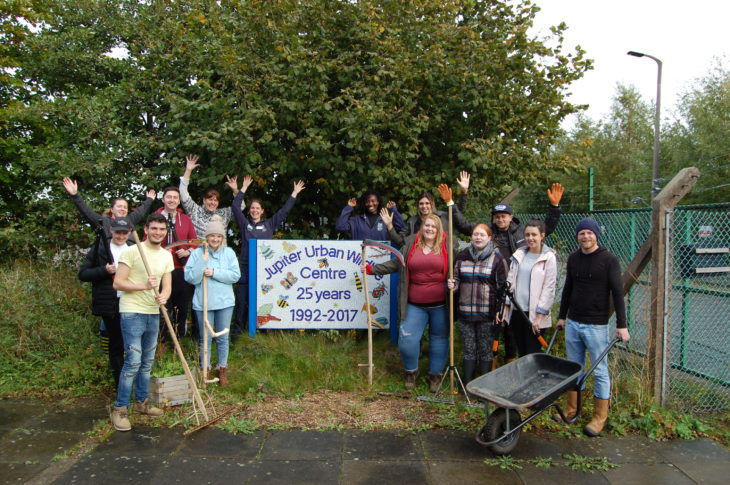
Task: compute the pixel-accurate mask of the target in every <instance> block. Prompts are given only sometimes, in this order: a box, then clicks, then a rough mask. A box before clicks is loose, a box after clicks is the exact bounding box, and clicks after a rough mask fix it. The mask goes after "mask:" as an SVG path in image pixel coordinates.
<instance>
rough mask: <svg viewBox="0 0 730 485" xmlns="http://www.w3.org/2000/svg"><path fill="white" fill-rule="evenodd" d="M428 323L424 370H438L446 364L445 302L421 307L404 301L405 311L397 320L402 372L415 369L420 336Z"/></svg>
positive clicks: (446, 328) (434, 371) (447, 342)
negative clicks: (400, 318)
mask: <svg viewBox="0 0 730 485" xmlns="http://www.w3.org/2000/svg"><path fill="white" fill-rule="evenodd" d="M427 323H428V324H429V326H428V373H429V374H438V373H440V372H443V371H444V368H445V367H446V357H447V354H448V350H449V325H448V319H447V312H446V305H441V306H438V307H432V308H424V307H420V306H417V305H412V304H410V303H409V304H408V314H407V315H406V318H405V320H403V321H402V322H400V335H399V338H398V349H399V350H400V355H401V358H402V359H403V367H405V370H406V372H412V371H415V370H418V354H419V353H420V350H421V336H422V335H423V331H424V330H425V329H426V324H427Z"/></svg>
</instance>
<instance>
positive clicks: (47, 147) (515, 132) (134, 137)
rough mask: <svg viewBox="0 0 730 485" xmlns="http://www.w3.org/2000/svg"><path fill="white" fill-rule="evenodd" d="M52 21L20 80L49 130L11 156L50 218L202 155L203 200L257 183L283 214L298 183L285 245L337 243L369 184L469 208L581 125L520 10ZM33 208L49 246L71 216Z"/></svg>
mask: <svg viewBox="0 0 730 485" xmlns="http://www.w3.org/2000/svg"><path fill="white" fill-rule="evenodd" d="M49 5H50V6H51V7H50V8H49V11H50V12H51V13H50V16H49V18H48V19H47V20H46V22H45V23H44V24H42V25H41V26H40V27H41V28H40V29H39V30H37V31H36V32H35V34H34V35H32V36H31V37H29V38H28V39H26V40H25V41H24V42H23V55H22V58H21V64H20V66H19V67H18V70H17V73H16V78H17V79H21V80H22V81H23V83H24V85H25V86H27V87H28V89H30V90H31V91H32V92H33V93H34V96H33V98H32V99H31V100H29V101H28V103H26V106H25V112H26V113H33V114H34V115H35V117H36V118H37V119H42V120H44V123H45V124H46V125H47V126H48V130H49V133H48V135H47V137H46V139H45V142H44V143H40V144H38V145H37V146H34V148H33V149H32V150H30V151H29V152H27V153H25V154H24V156H22V157H20V158H18V159H17V160H18V161H17V163H18V164H19V165H22V166H23V167H24V170H25V171H26V173H27V185H28V187H27V192H32V193H35V194H44V196H47V198H48V199H47V200H48V201H50V202H53V201H55V200H56V199H59V198H61V197H63V196H64V195H65V194H64V193H63V191H62V189H60V186H59V185H58V180H59V179H60V177H61V176H63V175H70V176H73V177H74V178H78V179H79V180H80V188H81V190H82V193H83V195H84V197H86V198H88V199H89V200H90V201H91V204H92V205H93V206H95V207H97V208H99V209H101V208H102V207H103V206H104V205H105V204H106V203H107V201H108V199H109V197H111V196H116V195H126V196H129V197H131V198H132V199H133V200H139V199H140V198H141V193H142V186H152V187H155V188H161V186H163V185H167V184H169V183H177V176H178V175H179V174H180V173H181V172H182V169H183V163H182V160H183V157H184V155H185V154H187V153H198V154H200V155H201V162H202V166H201V168H200V169H199V171H197V172H196V173H195V174H194V179H193V195H194V196H199V195H200V194H201V192H202V190H203V189H205V188H207V187H209V186H216V187H220V186H221V185H222V182H223V180H224V175H225V174H237V175H243V174H245V173H251V174H252V175H254V179H255V184H254V186H253V187H252V188H251V189H249V190H251V191H253V193H255V194H256V195H260V196H263V197H264V199H265V200H267V202H268V203H269V204H270V205H271V206H274V207H275V206H277V205H278V204H280V203H283V201H284V200H285V199H286V197H287V196H288V194H289V192H290V191H291V182H292V181H293V180H296V179H304V180H305V181H306V182H307V185H308V188H307V190H305V191H304V192H303V193H302V195H301V196H300V198H299V202H298V203H297V206H296V207H295V209H294V213H293V216H292V217H290V221H291V224H292V232H291V234H293V235H295V236H321V235H327V234H332V227H333V226H334V218H335V217H336V216H337V214H338V213H339V211H340V209H341V207H342V206H343V205H344V204H345V202H346V200H347V199H348V198H350V197H352V196H354V195H357V194H359V193H360V192H361V191H363V190H364V189H365V188H366V187H368V186H374V187H377V188H379V189H380V190H381V191H382V192H383V193H384V194H386V196H388V197H390V198H393V199H395V200H397V201H399V203H400V206H401V209H402V210H405V211H408V210H409V209H413V208H414V204H413V198H414V197H415V196H416V194H417V193H419V192H420V191H422V190H424V189H431V190H434V189H435V187H436V185H437V184H438V183H441V182H449V183H453V180H454V178H455V177H456V175H457V173H458V171H459V170H469V171H471V172H472V173H473V174H474V176H475V178H474V184H473V186H474V192H475V193H476V194H478V196H479V197H477V199H478V200H477V203H478V201H479V199H482V198H483V199H485V200H486V199H490V198H491V199H492V200H494V199H498V198H499V197H500V196H501V195H503V193H504V192H505V189H506V188H507V187H509V186H511V185H513V184H515V183H517V184H521V183H527V182H529V181H532V180H534V179H535V178H536V177H537V176H538V175H539V174H541V173H545V172H546V171H550V170H555V169H558V168H560V167H562V166H564V165H565V163H566V161H565V160H564V159H560V158H556V157H555V156H554V154H553V152H552V151H551V149H550V147H551V146H552V144H553V143H555V141H556V140H557V139H558V137H559V136H560V134H561V129H560V123H561V121H562V120H563V119H564V118H565V116H567V115H569V114H571V113H574V112H576V111H577V109H578V108H577V107H576V106H573V105H572V104H570V103H568V102H567V101H566V100H565V93H566V90H567V89H568V87H569V85H570V83H571V82H573V81H574V80H576V79H578V78H580V77H581V76H582V75H583V73H584V72H585V71H586V70H587V69H589V68H590V61H589V60H587V59H586V58H585V57H584V52H583V51H582V50H581V49H580V48H577V47H576V48H575V49H574V50H573V51H566V50H565V48H564V46H563V40H562V35H561V34H562V32H563V31H564V30H565V29H566V28H567V26H565V25H564V24H561V25H559V26H557V27H555V28H554V29H553V34H552V36H550V37H549V38H547V39H536V38H534V37H531V36H530V35H528V29H529V27H530V26H531V25H532V21H533V19H534V16H535V15H536V13H537V11H538V8H537V7H536V6H535V5H533V4H532V3H531V2H530V1H528V0H524V1H520V2H506V1H497V0H485V1H478V0H447V1H443V0H419V1H416V0H401V1H393V0H363V1H357V2H352V1H345V0H269V1H255V0H252V1H246V2H239V1H231V0H222V1H220V2H209V1H201V0H189V1H184V2H178V1H174V2H173V1H159V2H137V1H117V2H111V1H103V0H70V1H64V2H60V1H58V2H56V1H50V0H49ZM49 189H50V190H49ZM24 200H25V206H24V208H23V212H24V214H25V217H30V215H31V214H37V213H39V212H42V213H43V214H45V216H44V217H45V220H46V221H48V223H49V225H51V226H52V227H55V228H56V229H58V230H60V229H62V228H63V226H64V225H68V224H70V223H71V222H72V220H73V218H74V214H73V209H72V208H71V205H70V204H69V203H68V202H64V203H62V204H54V203H48V204H45V205H44V204H43V203H39V202H36V200H37V197H25V196H24ZM41 200H44V199H41ZM61 200H63V199H61ZM224 203H225V201H224ZM72 236H73V235H72V234H64V235H63V237H60V238H56V239H55V240H57V241H58V240H63V242H64V243H69V242H71V241H72V240H73V237H72Z"/></svg>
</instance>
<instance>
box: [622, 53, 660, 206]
mask: <svg viewBox="0 0 730 485" xmlns="http://www.w3.org/2000/svg"><path fill="white" fill-rule="evenodd" d="M627 54H628V55H630V56H634V57H648V58H649V59H652V60H654V61H655V62H656V64H657V76H656V110H655V112H654V163H653V165H652V168H651V195H652V197H654V196H655V195H656V194H657V193H658V192H659V113H660V111H661V99H662V61H660V60H659V59H657V58H656V57H654V56H650V55H649V54H644V53H641V52H635V51H629V52H627Z"/></svg>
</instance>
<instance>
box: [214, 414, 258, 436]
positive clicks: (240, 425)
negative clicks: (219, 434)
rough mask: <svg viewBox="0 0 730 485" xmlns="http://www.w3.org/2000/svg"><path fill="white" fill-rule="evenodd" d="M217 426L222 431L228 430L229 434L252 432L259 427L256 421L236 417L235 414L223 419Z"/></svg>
mask: <svg viewBox="0 0 730 485" xmlns="http://www.w3.org/2000/svg"><path fill="white" fill-rule="evenodd" d="M218 428H220V429H222V430H224V431H228V432H229V433H231V434H238V433H243V434H252V433H253V432H254V431H256V430H257V429H258V428H259V426H258V423H256V421H253V420H251V419H245V418H236V417H235V416H232V417H230V418H228V419H227V420H225V421H224V422H223V423H221V424H219V425H218Z"/></svg>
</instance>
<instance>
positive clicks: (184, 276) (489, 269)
mask: <svg viewBox="0 0 730 485" xmlns="http://www.w3.org/2000/svg"><path fill="white" fill-rule="evenodd" d="M197 162H198V157H197V156H188V157H187V158H186V166H185V172H184V174H183V176H182V177H181V178H180V185H179V187H168V188H166V189H165V190H164V191H163V194H162V201H163V207H161V208H160V209H158V210H157V211H156V212H155V213H154V214H152V215H150V216H149V217H148V218H147V220H146V222H145V225H144V233H145V238H144V241H143V242H142V243H141V248H137V247H130V246H132V243H131V242H130V241H129V235H130V233H131V231H133V230H134V226H135V225H136V224H137V223H139V222H141V221H142V220H143V219H144V216H145V215H146V213H147V212H148V211H149V210H150V208H151V205H152V202H153V200H154V199H155V195H156V194H155V192H154V191H149V192H147V198H146V200H145V201H144V202H143V204H142V205H141V206H140V207H139V208H137V209H136V210H135V211H134V212H133V213H131V214H128V205H127V202H126V201H125V200H123V199H115V200H114V201H113V203H112V207H111V210H110V213H109V214H107V215H100V214H97V213H95V212H93V211H92V210H91V209H89V208H88V206H87V205H86V204H85V203H84V201H83V199H82V198H81V197H80V196H79V194H78V187H77V184H76V182H74V181H72V180H70V179H68V178H66V179H64V181H63V185H64V187H65V188H66V190H67V191H68V193H69V194H70V195H71V196H72V199H73V201H74V203H75V205H76V206H77V208H78V210H79V212H80V213H81V214H82V215H83V216H84V217H85V218H86V219H87V220H88V221H89V222H91V224H92V225H93V226H94V227H97V228H98V231H97V233H98V237H97V240H96V243H95V245H94V246H93V247H92V248H91V249H90V250H89V252H88V253H87V256H86V260H85V262H84V263H83V265H82V267H81V270H80V272H79V278H80V279H82V280H83V281H91V282H92V301H93V303H92V310H93V313H94V314H95V315H99V316H101V317H102V319H103V322H104V325H105V326H106V328H107V331H108V333H109V363H110V367H111V369H112V374H113V376H114V380H115V383H116V385H117V398H116V402H115V405H114V409H113V412H112V422H113V424H114V427H115V428H116V429H117V430H120V431H126V430H129V429H131V425H130V423H129V419H128V416H127V410H128V406H129V404H130V399H131V393H132V388H133V387H134V399H135V402H134V409H135V411H137V412H140V413H145V414H150V415H160V414H162V411H161V410H160V409H158V408H157V407H155V406H153V405H152V404H151V403H150V402H149V399H148V391H147V387H148V383H149V377H150V371H151V368H152V364H153V362H154V357H155V351H156V346H157V340H158V333H159V330H160V321H159V307H160V306H161V305H164V306H166V307H167V309H168V311H169V313H170V315H171V316H172V317H171V318H172V320H173V322H174V327H175V330H176V333H177V335H178V336H180V337H182V336H183V335H185V333H186V331H187V328H186V325H187V323H186V322H187V308H188V307H189V306H190V305H191V304H192V308H193V311H194V312H193V316H194V317H195V318H194V321H197V322H198V323H197V327H198V328H200V327H201V326H202V325H203V321H204V319H205V316H204V315H203V290H202V288H203V279H204V278H205V279H207V285H208V286H207V287H208V290H209V291H208V292H207V301H206V305H205V306H206V308H205V310H206V311H207V318H208V321H209V322H210V323H211V326H212V327H213V329H214V330H215V332H216V334H219V333H220V335H217V336H216V337H215V339H216V348H217V359H218V365H217V369H216V370H217V373H218V377H219V380H220V383H221V385H223V386H225V385H228V373H227V370H228V360H227V358H228V347H229V336H228V333H225V332H222V330H224V329H228V328H229V327H230V325H231V320H232V319H233V327H232V329H231V334H232V335H233V336H235V335H237V334H240V333H242V332H244V331H245V329H246V324H247V323H246V314H247V306H248V305H247V298H248V278H247V274H248V263H249V260H248V258H249V251H248V241H249V240H251V239H268V238H272V237H273V235H274V231H275V230H276V228H277V227H278V226H279V225H280V224H281V223H282V222H283V221H284V220H285V219H286V217H287V215H288V213H289V211H290V210H291V209H292V207H293V206H294V204H295V202H296V198H297V195H298V194H299V193H300V192H301V191H302V190H303V189H304V188H305V186H304V183H303V182H302V181H299V182H296V183H295V184H294V187H293V190H292V193H291V196H290V198H289V199H288V200H287V201H286V203H285V204H284V206H283V207H282V208H281V209H280V210H279V211H277V212H276V213H275V214H274V215H273V216H272V217H271V218H269V219H265V218H264V212H265V211H264V204H263V201H262V200H260V199H258V198H252V199H249V201H248V204H249V205H248V215H246V214H245V213H244V210H245V208H246V204H245V202H244V195H245V193H246V191H247V189H248V187H249V186H250V185H251V183H252V178H251V177H250V176H249V175H247V176H245V177H244V179H243V183H242V186H241V187H240V188H239V186H238V181H237V177H227V181H226V184H227V185H228V186H229V187H230V188H231V190H232V192H233V195H234V199H233V204H232V206H231V207H225V208H221V207H219V205H220V200H221V195H220V193H219V192H218V191H217V190H215V189H209V190H208V191H206V192H205V194H204V196H203V203H202V205H199V204H197V203H195V202H194V201H193V200H192V199H191V197H190V195H189V193H188V185H189V183H190V179H191V176H192V173H193V170H194V169H196V168H197V167H198V166H199V165H198V163H197ZM457 183H458V185H459V187H460V188H461V194H462V195H461V197H460V200H459V204H455V203H454V201H453V199H452V191H451V189H450V188H449V187H448V186H446V185H444V184H442V185H441V186H439V194H440V196H441V198H442V200H443V201H444V202H445V203H446V205H447V207H450V212H451V218H449V213H448V212H447V211H440V210H437V209H436V201H435V199H434V197H433V195H432V194H431V193H429V192H424V193H422V194H421V195H420V196H419V197H418V199H417V213H416V214H414V215H413V216H411V217H410V218H408V220H407V221H406V220H404V219H403V217H402V216H401V214H400V212H399V211H398V209H397V206H396V204H395V203H394V202H392V201H391V202H388V203H387V204H384V203H383V200H382V198H381V196H380V194H379V193H378V192H377V191H374V190H368V191H367V192H365V193H364V194H363V196H362V197H361V198H360V200H359V201H358V200H357V199H355V198H352V199H350V200H348V202H347V205H346V206H345V207H344V208H343V210H342V213H341V215H340V217H339V218H338V220H337V223H336V229H337V230H338V231H341V232H346V233H349V235H350V237H351V238H352V239H375V240H381V241H383V240H384V241H390V242H391V243H392V244H393V245H395V246H397V247H399V248H400V249H401V252H402V253H403V256H404V260H405V267H402V266H401V265H400V263H399V262H398V260H397V259H393V260H390V261H388V262H385V263H381V264H377V265H373V266H370V265H367V264H365V263H363V266H362V271H363V272H365V273H367V274H375V275H379V274H387V273H393V272H396V271H398V272H399V273H400V277H399V280H398V281H399V283H398V284H399V288H398V314H399V338H398V347H399V350H400V353H401V357H402V362H403V367H404V376H405V387H406V389H413V388H414V387H415V385H416V382H417V378H418V372H419V357H420V350H421V338H422V336H423V334H424V332H425V330H426V327H428V381H429V386H430V389H431V391H432V392H437V391H438V388H439V386H440V383H441V381H442V377H443V372H444V371H445V369H446V364H447V362H446V360H447V354H448V340H449V312H450V311H454V313H455V315H456V316H457V318H458V321H459V328H460V333H461V338H462V347H463V361H462V365H463V374H462V376H463V378H464V380H465V381H466V382H468V381H470V380H471V379H472V378H474V377H475V376H477V375H482V374H484V373H486V372H489V371H490V370H491V369H492V365H493V361H494V359H495V356H494V353H493V346H492V343H493V342H494V341H495V340H496V339H498V337H499V335H500V333H503V336H504V342H505V358H506V359H507V360H510V359H514V358H516V356H517V355H518V354H519V355H520V356H522V355H526V354H529V353H534V352H539V351H540V346H539V343H538V338H537V337H538V336H541V335H543V334H544V332H545V330H546V329H547V328H549V327H551V326H552V322H551V318H550V309H551V307H552V305H553V301H554V298H555V289H556V279H557V274H558V271H557V260H556V256H555V252H554V251H553V250H552V249H551V248H549V247H548V246H547V245H546V244H545V242H544V240H545V237H546V236H547V235H549V234H550V233H552V232H553V231H554V230H555V228H556V226H557V224H558V221H559V218H560V199H561V197H562V193H563V188H562V186H561V185H560V184H553V186H552V187H551V188H550V189H548V191H547V195H548V199H549V205H548V211H547V216H546V218H545V221H542V220H539V219H532V220H530V221H528V222H527V223H525V224H522V223H521V222H520V221H519V220H518V219H517V218H516V217H514V215H513V209H512V207H511V206H510V205H509V204H507V203H500V204H497V205H495V206H493V207H492V209H491V221H489V222H488V223H482V222H471V221H468V220H467V219H466V217H465V216H464V214H463V211H464V209H465V207H466V203H467V193H468V189H469V184H470V177H469V174H468V173H466V172H461V173H460V175H459V178H458V179H457ZM180 205H182V208H181V207H180ZM357 207H359V211H358V213H355V209H356V208H357ZM183 209H184V210H183ZM231 219H234V220H235V221H236V224H237V226H238V228H239V231H240V234H241V242H242V244H241V251H240V254H239V255H238V257H236V255H235V253H234V252H233V250H232V249H231V248H229V247H227V245H226V236H227V234H228V224H229V223H230V221H231ZM449 222H453V226H454V228H455V230H457V231H458V232H459V233H461V234H464V235H467V236H469V237H470V238H471V242H470V244H469V245H468V246H467V247H466V248H464V249H463V250H461V251H457V250H456V246H455V245H454V246H452V245H451V244H453V243H450V239H449V238H448V234H447V233H448V230H449V226H450V224H449ZM200 236H202V237H203V238H204V239H205V244H203V245H199V241H197V238H198V237H200ZM599 236H600V229H599V228H598V225H597V223H596V222H595V221H594V220H593V219H584V220H582V221H581V222H580V223H579V224H578V226H577V228H576V237H577V240H578V243H579V245H580V249H579V250H578V251H577V252H576V253H574V254H572V255H571V256H570V258H569V259H568V263H567V273H566V274H567V277H566V282H565V285H564V290H563V294H562V298H561V305H560V313H559V319H558V323H557V324H558V326H567V328H566V347H567V352H568V358H569V359H571V360H575V361H578V362H581V363H583V362H584V360H585V352H586V350H587V351H588V352H589V353H590V355H591V359H594V358H596V357H597V355H599V353H600V351H602V350H603V348H605V346H606V344H607V343H608V340H609V336H608V325H607V323H608V317H609V315H610V313H609V311H610V303H609V302H610V301H611V300H612V301H613V306H614V308H615V310H616V313H617V334H618V336H619V337H620V338H621V339H622V340H623V341H628V339H629V334H628V331H627V330H626V317H625V309H624V305H623V293H622V289H621V288H622V287H621V275H620V271H619V265H618V260H617V259H616V257H615V256H614V255H613V254H611V253H610V252H609V251H608V250H606V249H605V248H602V247H599V246H598V244H597V241H598V238H599ZM166 248H167V249H166ZM168 249H169V250H168ZM142 255H145V256H146V260H147V261H148V262H147V263H145V260H144V259H143V258H142ZM449 255H452V257H453V267H451V266H450V264H451V258H450V257H449ZM452 269H453V278H450V277H449V275H450V274H451V270H452ZM234 284H237V286H236V291H235V293H234ZM450 290H451V291H454V292H455V293H456V298H455V304H454V308H453V309H450V308H448V302H449V298H448V291H450ZM611 296H612V298H610V297H611ZM234 308H235V315H234ZM525 315H526V316H527V318H525ZM566 318H567V324H566ZM203 333H204V332H202V331H198V334H199V335H198V341H199V345H200V346H201V347H202V346H203V341H202V339H203ZM208 338H209V341H208V342H207V343H206V345H207V346H208V348H210V346H211V344H212V342H211V340H210V338H211V337H210V335H209V337H208ZM201 358H202V357H201ZM200 365H201V367H202V366H207V368H210V360H208V361H206V362H203V361H202V360H201V362H200ZM609 394H610V381H609V376H608V367H607V365H606V364H605V361H604V362H603V363H602V364H600V365H599V366H598V368H597V369H596V386H595V397H596V403H595V406H594V407H595V410H596V411H595V413H594V414H595V415H594V419H593V420H592V421H591V423H590V424H589V425H588V426H586V432H587V433H588V434H590V435H597V434H599V433H600V431H601V429H602V427H603V423H605V418H606V413H607V411H608V397H609ZM576 401H577V391H576V392H572V393H569V395H568V410H567V414H566V416H567V417H568V418H571V417H572V416H573V415H574V414H575V412H576ZM571 413H572V415H571Z"/></svg>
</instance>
